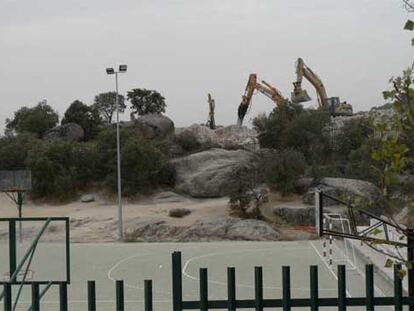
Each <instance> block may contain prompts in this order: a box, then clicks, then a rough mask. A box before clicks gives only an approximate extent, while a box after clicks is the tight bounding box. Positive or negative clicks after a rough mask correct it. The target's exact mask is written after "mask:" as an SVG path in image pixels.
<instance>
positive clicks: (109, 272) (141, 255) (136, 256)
mask: <svg viewBox="0 0 414 311" xmlns="http://www.w3.org/2000/svg"><path fill="white" fill-rule="evenodd" d="M148 255H151V253H147V254H135V255H131V256H128V257H125V258H123V259H121V260H119V261H117V262H116V263H115V264H114V265H113V266H112V267H111V268H110V269H109V270H108V272H107V273H106V276H107V277H108V279H109V280H111V281H114V282H115V281H116V279H114V278H113V277H112V276H111V274H112V272H113V271H114V270H115V269H117V268H118V267H119V266H120V265H121V264H123V263H124V262H125V261H128V260H130V259H132V258H138V257H144V256H148ZM124 286H125V287H128V288H132V289H139V290H143V289H144V288H143V287H140V286H139V285H136V286H134V285H130V284H128V283H125V282H124Z"/></svg>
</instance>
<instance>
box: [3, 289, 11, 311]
mask: <svg viewBox="0 0 414 311" xmlns="http://www.w3.org/2000/svg"><path fill="white" fill-rule="evenodd" d="M3 299H4V301H3V302H4V311H12V287H11V284H10V283H6V284H4V297H3Z"/></svg>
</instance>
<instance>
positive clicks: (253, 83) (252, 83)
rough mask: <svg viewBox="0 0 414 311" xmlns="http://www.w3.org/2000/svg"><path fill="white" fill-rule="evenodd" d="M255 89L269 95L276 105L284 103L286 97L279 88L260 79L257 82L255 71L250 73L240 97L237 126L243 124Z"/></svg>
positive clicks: (279, 105)
mask: <svg viewBox="0 0 414 311" xmlns="http://www.w3.org/2000/svg"><path fill="white" fill-rule="evenodd" d="M255 90H257V91H259V92H260V93H262V94H264V95H266V96H267V97H269V98H270V99H271V100H272V101H273V102H274V103H276V105H277V106H278V107H281V106H283V105H284V104H285V100H286V99H285V98H284V97H283V96H282V94H281V93H280V92H279V90H277V89H276V88H275V87H273V86H271V85H270V84H269V83H267V82H266V81H263V80H262V81H261V82H257V75H256V74H255V73H251V74H250V75H249V80H248V81H247V85H246V90H245V91H244V95H243V97H242V102H241V103H240V105H239V109H238V117H239V119H238V122H237V124H238V125H239V126H241V125H242V124H243V119H244V117H245V115H246V113H247V110H248V109H249V106H250V102H251V101H252V97H253V95H254V91H255Z"/></svg>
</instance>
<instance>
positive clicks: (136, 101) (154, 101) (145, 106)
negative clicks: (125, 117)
mask: <svg viewBox="0 0 414 311" xmlns="http://www.w3.org/2000/svg"><path fill="white" fill-rule="evenodd" d="M127 98H128V100H129V101H130V102H131V108H132V110H133V111H134V113H137V114H138V115H144V114H149V113H162V112H165V107H166V104H165V98H164V97H163V96H162V95H161V94H160V93H158V92H157V91H155V90H146V89H132V90H131V91H129V92H128V93H127Z"/></svg>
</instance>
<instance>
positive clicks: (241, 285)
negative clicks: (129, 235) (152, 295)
mask: <svg viewBox="0 0 414 311" xmlns="http://www.w3.org/2000/svg"><path fill="white" fill-rule="evenodd" d="M283 249H284V250H304V249H307V248H306V247H286V248H283ZM268 250H274V248H271V247H268V248H261V249H260V248H256V249H245V250H234V251H224V252H216V253H209V254H203V255H199V256H194V257H191V258H190V259H188V260H187V261H186V262H185V264H184V267H183V270H182V273H183V275H184V276H186V277H187V278H189V279H191V280H194V281H199V280H200V278H198V277H196V276H193V275H191V274H189V273H187V269H188V266H189V264H190V263H191V262H193V261H194V260H198V259H201V258H206V257H212V256H217V255H226V254H239V253H242V254H243V253H249V252H257V251H268ZM208 283H210V284H216V285H222V286H226V285H227V283H226V282H220V281H214V280H208ZM236 287H245V288H254V285H248V284H240V283H236ZM263 288H264V289H282V287H281V286H263ZM291 289H293V290H304V291H309V288H303V287H291ZM319 289H320V290H324V291H334V290H335V289H332V288H319Z"/></svg>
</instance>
